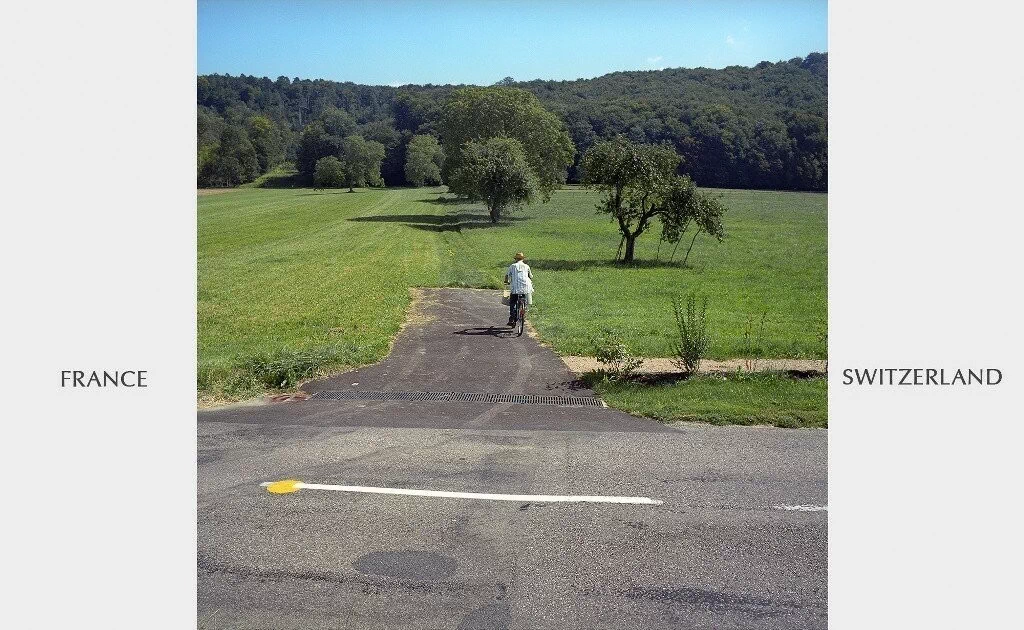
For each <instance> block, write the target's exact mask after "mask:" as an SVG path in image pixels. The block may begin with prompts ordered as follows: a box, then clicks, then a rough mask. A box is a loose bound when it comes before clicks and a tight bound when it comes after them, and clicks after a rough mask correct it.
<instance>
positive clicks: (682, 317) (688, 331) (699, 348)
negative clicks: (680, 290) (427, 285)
mask: <svg viewBox="0 0 1024 630" xmlns="http://www.w3.org/2000/svg"><path fill="white" fill-rule="evenodd" d="M697 302H698V300H697V295H696V294H694V293H690V294H688V295H687V296H686V304H685V306H684V305H683V300H681V299H680V298H678V297H676V298H673V299H672V309H673V310H674V311H675V316H676V328H677V329H678V331H679V342H678V343H677V344H676V356H675V357H674V358H673V360H672V362H673V363H675V364H676V365H677V366H678V367H679V368H680V369H681V370H682V371H683V372H685V373H687V374H692V373H693V372H696V371H697V370H698V369H699V368H700V362H701V359H703V358H704V355H705V354H707V351H708V347H710V346H711V335H710V334H709V333H708V317H707V311H708V298H707V297H704V298H702V299H701V301H700V305H699V306H698V303H697Z"/></svg>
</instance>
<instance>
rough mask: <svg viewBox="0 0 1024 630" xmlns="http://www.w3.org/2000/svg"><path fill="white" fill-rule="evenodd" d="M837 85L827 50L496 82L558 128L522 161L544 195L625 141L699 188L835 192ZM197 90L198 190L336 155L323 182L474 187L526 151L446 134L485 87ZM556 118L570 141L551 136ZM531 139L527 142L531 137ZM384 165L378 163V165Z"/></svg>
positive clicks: (204, 86) (211, 82)
mask: <svg viewBox="0 0 1024 630" xmlns="http://www.w3.org/2000/svg"><path fill="white" fill-rule="evenodd" d="M827 84H828V56H827V54H823V53H810V54H809V55H807V57H805V58H800V57H797V58H794V59H790V60H788V61H780V62H777V63H772V62H767V61H764V62H761V63H759V64H757V65H756V66H754V67H752V68H748V67H743V66H730V67H728V68H723V69H721V70H712V69H706V68H696V69H685V68H676V69H668V70H658V71H634V72H615V73H611V74H608V75H604V76H602V77H598V78H596V79H581V80H576V81H540V80H537V81H528V82H517V81H515V80H514V79H511V78H506V79H503V80H502V81H500V82H499V85H500V86H502V87H508V88H518V89H519V90H523V91H526V92H529V93H530V94H532V95H533V96H534V97H535V100H536V102H538V103H539V104H540V106H541V107H542V109H543V110H545V111H546V112H548V113H549V114H550V118H544V119H543V120H542V122H543V124H545V125H548V126H549V127H551V129H547V130H544V129H542V130H538V131H536V135H537V137H538V138H551V139H552V140H551V142H552V144H550V146H545V147H542V148H540V149H537V151H538V152H537V153H536V154H535V155H530V154H529V152H528V151H527V152H526V153H524V154H523V155H522V156H521V157H522V159H523V160H525V164H526V165H528V166H529V167H530V168H529V169H527V170H528V171H529V172H530V173H531V174H532V175H533V176H535V177H536V178H537V179H538V181H537V182H536V184H537V186H534V185H533V184H532V183H530V182H525V181H521V182H519V184H520V185H522V186H525V187H526V188H528V189H530V190H536V191H537V192H538V194H540V195H541V196H542V197H543V196H545V195H546V194H549V192H550V189H551V186H552V185H554V184H555V183H560V181H569V182H570V183H580V182H582V181H584V179H583V178H584V169H583V163H582V161H583V159H584V156H585V154H586V152H587V150H588V149H590V148H592V147H594V146H596V145H598V144H601V143H603V142H610V141H615V140H617V139H621V140H624V141H628V142H630V143H632V144H633V145H654V146H661V147H670V148H671V149H672V150H673V152H674V153H675V154H676V155H677V156H678V158H679V164H678V166H677V170H679V171H681V172H683V173H686V174H687V176H688V177H689V178H690V179H691V181H692V182H693V183H694V184H696V185H697V186H712V187H729V188H763V189H783V190H826V189H827V181H828V154H827V122H826V120H827V111H826V109H827ZM197 87H198V94H197V101H198V110H199V111H198V146H197V151H198V173H197V178H198V183H199V185H200V186H234V185H238V184H240V183H244V182H248V181H252V180H253V179H255V178H256V177H258V176H259V175H260V174H262V173H266V172H268V171H269V170H271V169H272V168H274V167H275V166H276V165H278V164H281V163H283V162H292V163H294V164H295V165H296V167H297V169H298V170H299V172H300V175H301V177H304V178H305V179H306V181H308V182H310V183H314V184H315V182H314V178H315V176H316V172H317V163H318V162H319V161H320V160H322V159H325V158H328V157H330V158H333V160H334V161H336V163H335V162H334V161H329V162H328V163H325V164H324V165H322V166H323V167H322V168H321V169H320V170H321V174H320V182H321V183H324V182H327V181H330V182H333V183H338V182H340V185H344V186H349V187H351V186H360V185H366V184H374V183H377V184H379V183H382V184H385V185H388V186H398V185H407V184H415V185H422V184H424V183H438V182H440V181H442V180H445V181H446V183H448V184H449V186H451V185H452V184H453V183H454V184H455V186H456V187H459V186H463V190H468V188H466V186H468V184H465V182H463V183H462V184H460V183H458V182H453V181H448V179H451V178H452V176H453V175H454V174H455V173H456V172H461V174H462V175H465V174H466V173H467V172H468V171H467V170H466V168H468V166H469V165H475V167H477V168H482V167H481V164H485V163H487V162H488V160H487V159H485V158H487V156H496V155H503V156H505V158H508V159H512V161H513V162H514V161H515V159H518V158H519V157H520V156H518V155H512V154H513V153H516V149H515V148H514V147H510V146H504V148H502V147H498V146H497V145H495V146H492V147H490V148H488V147H486V146H483V145H485V144H486V142H477V145H478V146H474V147H473V148H472V151H470V152H467V153H466V154H465V155H467V156H476V157H474V158H473V159H471V160H469V161H465V160H464V155H463V151H461V150H456V151H452V150H451V149H450V145H451V142H452V140H453V137H452V136H451V134H450V130H451V129H452V128H453V127H452V126H451V125H449V126H448V127H447V128H446V126H445V124H446V120H454V119H457V118H458V116H459V115H460V114H459V112H457V111H453V110H452V102H453V98H452V97H453V95H455V94H456V93H458V94H462V95H465V94H466V93H467V91H469V92H472V90H479V89H482V88H472V87H469V88H467V87H465V86H451V85H429V84H428V85H407V86H402V87H388V86H367V85H358V84H354V83H347V82H346V83H340V82H334V81H326V80H308V79H298V78H295V79H289V78H287V77H283V76H282V77H278V78H277V79H276V80H271V79H269V78H266V77H263V78H258V77H252V76H246V75H242V76H238V77H234V76H228V75H203V76H200V77H198V85H197ZM485 92H486V90H485ZM515 92H518V90H516V91H515ZM481 98H484V97H481ZM508 106H509V107H514V106H523V107H527V106H528V104H527V103H525V101H524V102H522V103H518V105H516V104H515V103H512V104H509V105H508ZM446 116H447V119H446ZM461 120H463V121H464V122H465V123H466V124H470V123H474V122H481V121H475V120H474V118H473V114H472V112H468V113H467V112H463V118H462V119H461ZM556 123H557V125H556ZM555 126H557V127H558V128H559V129H561V130H564V135H562V133H561V132H559V133H548V131H551V130H552V129H554V128H555ZM506 131H507V132H506ZM525 131H529V130H525ZM446 133H448V134H449V136H450V137H449V138H448V139H447V141H446V138H445V134H446ZM517 133H518V131H517V130H498V132H497V133H493V134H492V136H491V137H499V136H500V137H511V138H514V137H516V134H517ZM486 137H487V136H478V137H477V140H481V139H484V138H486ZM566 140H568V142H566ZM499 144H500V142H499ZM507 144H508V143H506V145H507ZM521 144H523V147H522V148H524V149H527V148H530V147H531V146H532V145H533V143H531V142H526V143H522V142H521ZM446 151H447V155H446ZM568 151H571V152H572V153H571V154H569V153H568ZM495 152H497V153H495ZM551 152H553V153H551ZM541 154H544V155H549V154H551V155H555V156H557V158H558V160H555V162H558V163H559V164H561V165H562V166H559V167H558V169H556V170H550V169H554V167H553V166H550V165H549V167H550V168H549V170H548V171H545V170H544V165H543V164H541V163H540V162H539V161H538V160H539V158H538V156H539V155H541ZM378 157H379V160H377V158H378ZM563 158H565V159H563ZM481 160H483V161H482V162H481ZM374 162H377V163H379V168H377V169H376V170H375V169H374V168H373V163H374ZM553 163H554V162H552V164H553ZM562 171H564V175H559V173H560V172H562ZM481 172H482V171H481ZM524 173H525V172H523V173H520V174H524ZM478 175H479V173H478ZM445 178H447V179H445ZM472 181H478V178H476V179H472ZM527 184H529V185H527ZM524 190H525V189H524Z"/></svg>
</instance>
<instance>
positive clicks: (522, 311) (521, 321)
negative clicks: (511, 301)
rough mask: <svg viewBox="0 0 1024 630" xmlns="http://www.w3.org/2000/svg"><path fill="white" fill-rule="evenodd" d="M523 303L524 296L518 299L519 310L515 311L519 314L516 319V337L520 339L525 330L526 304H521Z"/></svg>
mask: <svg viewBox="0 0 1024 630" xmlns="http://www.w3.org/2000/svg"><path fill="white" fill-rule="evenodd" d="M525 301H526V297H525V296H524V297H521V298H519V308H517V309H516V310H517V311H518V313H519V316H518V317H517V318H516V337H521V336H522V335H523V330H524V329H525V328H526V304H524V303H523V302H525Z"/></svg>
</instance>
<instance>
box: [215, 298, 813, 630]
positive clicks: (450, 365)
mask: <svg viewBox="0 0 1024 630" xmlns="http://www.w3.org/2000/svg"><path fill="white" fill-rule="evenodd" d="M428 297H429V299H428V300H427V301H426V302H425V304H424V308H423V309H422V311H421V312H420V313H418V314H417V315H416V316H415V317H414V318H413V320H412V323H411V324H410V326H409V327H407V328H406V329H405V331H403V333H402V334H401V335H400V337H399V339H398V341H397V342H396V344H395V348H394V351H393V352H392V355H391V356H390V357H389V358H388V359H387V360H386V361H384V362H382V363H380V364H378V365H376V366H372V367H368V368H365V369H363V370H359V371H356V372H350V373H347V374H344V375H341V376H337V377H334V378H331V379H325V380H323V381H320V382H315V383H310V384H309V385H308V386H307V389H308V391H312V392H315V391H322V390H345V389H348V390H352V389H359V390H364V391H395V392H397V391H464V392H491V393H506V392H508V393H542V394H552V393H553V394H556V395H566V396H589V395H592V392H589V391H587V390H583V389H580V388H579V387H578V386H576V385H574V383H573V378H572V375H571V373H569V372H568V371H567V370H566V369H565V368H564V366H562V364H561V361H560V360H559V359H558V358H557V357H555V356H554V355H553V354H552V353H550V352H549V351H547V350H546V349H544V348H543V347H541V346H540V345H539V344H538V343H537V342H536V341H535V340H533V339H531V338H528V337H526V336H523V337H520V338H515V337H509V336H507V335H506V334H504V333H503V332H502V330H501V329H498V330H495V329H491V330H488V327H489V326H492V325H494V324H495V323H497V324H499V325H500V324H501V323H503V322H504V319H505V316H506V314H507V311H502V308H503V307H501V305H500V304H498V303H497V301H496V298H495V294H494V293H493V292H481V291H469V290H436V291H431V292H429V293H428ZM467 330H472V331H487V332H486V333H485V334H467V333H466V332H465V331H467ZM826 442H827V433H826V432H825V431H822V430H786V429H776V428H767V427H757V428H750V427H712V426H705V425H699V424H682V425H675V426H672V427H667V426H664V425H661V424H658V423H655V422H651V421H647V420H643V419H638V418H633V417H630V416H628V415H626V414H623V413H620V412H617V411H614V410H611V409H601V408H592V407H558V406H544V405H520V404H483V403H437V402H418V403H412V402H400V401H333V402H332V401H317V400H309V401H304V402H286V403H278V404H272V405H260V406H236V407H231V408H225V409H219V410H214V411H207V412H201V413H200V414H199V452H198V460H199V488H198V507H199V523H198V525H199V549H198V552H199V563H198V589H199V596H198V605H199V627H201V628H304V629H306V628H353V629H355V628H358V629H364V628H365V629H369V628H418V629H435V628H437V629H440V628H452V629H456V628H457V629H469V628H524V629H534V628H559V629H564V628H581V629H583V628H586V629H589V628H645V629H646V628H715V629H722V628H824V627H826V622H827V616H826V615H827V611H826V600H827V590H826V576H827V572H826V560H827V558H826V556H827V554H826V552H827V542H826V541H827V512H826V511H804V510H792V509H780V508H779V507H778V506H789V507H793V506H824V505H826V504H827V496H826V453H827V444H826ZM281 479H297V480H300V481H303V482H307V483H320V484H341V485H350V486H373V487H389V488H410V489H426V490H454V491H466V492H486V493H514V494H555V495H618V496H643V497H651V498H655V499H660V500H661V501H663V504H662V505H656V506H655V505H617V504H592V503H538V502H530V501H522V502H506V501H492V500H474V499H448V498H426V497H414V496H390V495H379V494H362V493H347V492H332V491H327V490H314V489H303V490H299V491H298V492H295V493H292V494H282V495H275V494H270V493H269V492H267V490H266V489H265V488H263V487H261V485H260V484H261V483H263V482H268V481H277V480H281Z"/></svg>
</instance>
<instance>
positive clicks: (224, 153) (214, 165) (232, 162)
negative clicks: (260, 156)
mask: <svg viewBox="0 0 1024 630" xmlns="http://www.w3.org/2000/svg"><path fill="white" fill-rule="evenodd" d="M201 157H202V154H201ZM257 175H259V162H258V160H257V158H256V150H255V149H254V148H253V146H252V142H250V141H249V136H248V135H247V134H246V132H245V130H244V129H242V128H241V127H236V126H234V125H227V126H226V127H224V131H223V132H222V133H221V134H220V142H219V144H217V145H216V147H215V148H213V149H212V150H211V151H210V152H209V155H208V156H206V157H205V159H204V161H203V164H202V169H201V170H200V171H199V185H200V186H213V187H225V186H237V185H239V184H242V183H245V182H250V181H252V180H254V179H256V176H257Z"/></svg>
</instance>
